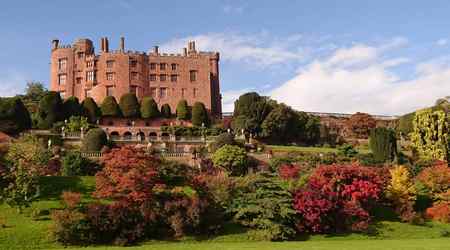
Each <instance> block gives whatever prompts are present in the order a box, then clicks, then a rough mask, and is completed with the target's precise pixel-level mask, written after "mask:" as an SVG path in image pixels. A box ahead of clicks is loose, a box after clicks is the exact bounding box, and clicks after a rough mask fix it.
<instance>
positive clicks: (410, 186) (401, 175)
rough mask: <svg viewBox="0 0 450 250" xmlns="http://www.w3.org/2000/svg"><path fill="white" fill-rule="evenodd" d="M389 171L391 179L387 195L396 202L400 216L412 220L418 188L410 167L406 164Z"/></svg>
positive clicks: (404, 219)
mask: <svg viewBox="0 0 450 250" xmlns="http://www.w3.org/2000/svg"><path fill="white" fill-rule="evenodd" d="M389 172H390V173H391V181H390V183H389V185H388V186H387V189H386V196H387V197H388V198H389V199H390V200H391V201H392V203H393V204H394V207H395V210H396V212H397V214H399V215H400V218H401V219H402V220H403V221H407V222H411V221H412V219H414V217H415V212H414V203H415V200H416V190H415V186H414V183H413V182H412V180H411V178H410V175H409V172H408V169H407V168H406V167H404V166H396V167H394V168H393V169H391V170H389Z"/></svg>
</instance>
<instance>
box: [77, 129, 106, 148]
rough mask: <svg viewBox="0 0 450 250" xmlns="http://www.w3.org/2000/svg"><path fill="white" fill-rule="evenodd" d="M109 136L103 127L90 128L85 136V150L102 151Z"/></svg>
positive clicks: (83, 142) (83, 146)
mask: <svg viewBox="0 0 450 250" xmlns="http://www.w3.org/2000/svg"><path fill="white" fill-rule="evenodd" d="M107 143H108V138H107V136H106V133H105V131H103V129H101V128H93V129H90V130H89V131H88V132H87V133H86V135H85V136H84V138H83V141H82V144H83V145H82V149H83V151H100V150H101V149H102V148H103V146H105V145H107Z"/></svg>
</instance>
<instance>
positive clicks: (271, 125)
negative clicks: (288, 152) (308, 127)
mask: <svg viewBox="0 0 450 250" xmlns="http://www.w3.org/2000/svg"><path fill="white" fill-rule="evenodd" d="M301 122H302V121H300V119H299V116H298V115H297V113H296V112H295V111H294V110H292V109H291V108H290V107H288V106H286V105H284V104H280V105H277V106H276V107H275V108H274V109H273V110H272V111H270V113H269V114H268V115H267V116H266V118H265V119H264V121H263V122H262V124H261V130H262V135H263V136H264V137H268V138H270V139H271V140H272V141H278V142H290V141H293V140H295V139H297V136H298V134H299V132H301V130H300V129H301V127H302V125H304V124H300V123H301Z"/></svg>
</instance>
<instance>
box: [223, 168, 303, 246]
mask: <svg viewBox="0 0 450 250" xmlns="http://www.w3.org/2000/svg"><path fill="white" fill-rule="evenodd" d="M237 185H238V188H237V191H236V194H235V196H234V199H233V202H232V204H231V209H230V212H231V213H232V215H233V220H234V221H236V222H238V223H240V224H241V225H243V226H246V227H249V228H251V229H254V230H255V231H254V232H253V233H252V234H251V236H252V237H253V238H256V239H263V240H287V239H291V238H293V237H294V236H295V230H294V225H295V220H296V214H295V210H294V209H293V207H292V196H291V194H290V193H289V192H288V191H286V190H285V189H283V188H282V186H281V185H280V184H279V183H278V182H277V180H276V179H275V178H273V176H270V175H265V174H257V175H249V176H246V177H243V178H242V179H241V180H240V181H239V183H238V184H237Z"/></svg>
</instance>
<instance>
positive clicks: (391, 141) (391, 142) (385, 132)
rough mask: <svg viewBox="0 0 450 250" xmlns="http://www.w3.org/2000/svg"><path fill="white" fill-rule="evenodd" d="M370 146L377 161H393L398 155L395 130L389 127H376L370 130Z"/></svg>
mask: <svg viewBox="0 0 450 250" xmlns="http://www.w3.org/2000/svg"><path fill="white" fill-rule="evenodd" d="M369 147H370V149H371V150H372V153H373V157H374V159H375V161H377V162H386V161H393V160H394V158H395V156H396V155H397V139H396V137H395V131H394V130H392V129H388V128H375V129H372V131H370V137H369Z"/></svg>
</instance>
